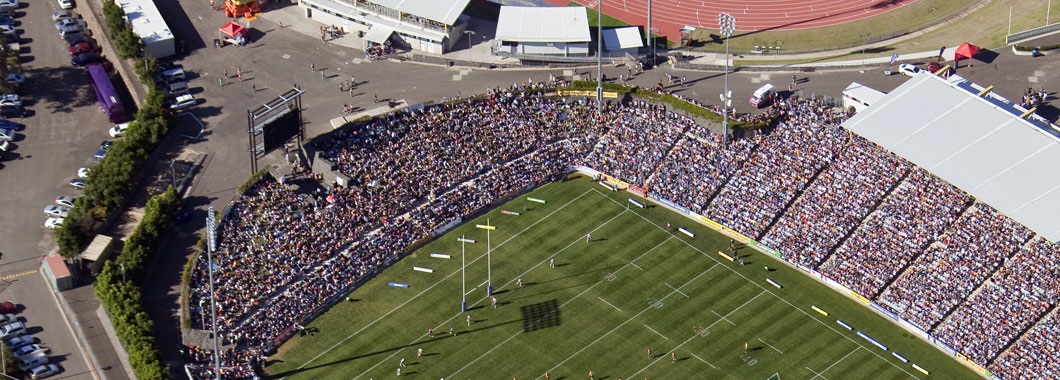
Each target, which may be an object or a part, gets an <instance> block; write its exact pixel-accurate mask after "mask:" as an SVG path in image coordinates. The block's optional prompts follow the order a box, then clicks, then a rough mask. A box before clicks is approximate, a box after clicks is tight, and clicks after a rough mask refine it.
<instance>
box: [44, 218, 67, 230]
mask: <svg viewBox="0 0 1060 380" xmlns="http://www.w3.org/2000/svg"><path fill="white" fill-rule="evenodd" d="M63 220H65V219H63V218H48V219H45V220H44V228H48V229H52V230H54V229H56V228H59V227H62V226H63Z"/></svg>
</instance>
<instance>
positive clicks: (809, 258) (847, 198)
mask: <svg viewBox="0 0 1060 380" xmlns="http://www.w3.org/2000/svg"><path fill="white" fill-rule="evenodd" d="M848 138H849V141H850V142H849V143H848V144H847V147H846V150H845V151H844V152H843V154H842V155H840V156H839V158H838V159H836V161H835V162H834V163H833V164H832V165H831V166H829V167H828V169H826V170H825V171H824V172H823V173H821V175H820V176H818V177H817V180H815V181H813V183H812V184H810V185H809V186H808V187H807V188H806V189H805V190H803V193H802V195H801V196H799V199H798V200H797V201H796V202H795V204H794V205H792V206H791V207H790V208H789V209H788V210H787V212H785V213H784V215H783V216H781V217H780V219H778V220H777V223H776V224H775V225H774V226H773V228H772V229H770V230H769V233H768V234H766V235H765V237H763V238H762V242H763V243H764V244H765V245H766V246H768V247H770V248H773V249H776V250H778V251H780V252H782V253H783V254H784V257H785V258H786V259H788V260H789V261H792V262H795V263H798V264H801V265H803V266H806V267H810V268H816V267H817V265H819V264H820V263H821V260H823V259H824V258H825V256H826V255H827V254H828V253H830V252H831V249H832V247H834V246H835V245H836V244H837V243H839V239H841V238H843V236H845V235H846V234H848V233H849V232H850V231H851V230H853V229H854V228H855V227H857V226H858V224H859V223H861V220H862V219H864V218H865V216H866V215H868V213H869V212H870V211H872V210H873V207H875V206H876V204H877V203H878V202H879V201H880V199H881V198H883V196H884V194H885V192H886V191H887V190H889V189H890V188H891V187H892V186H893V185H894V184H895V183H896V182H897V181H898V180H899V179H901V178H902V176H903V175H905V173H906V171H908V170H909V168H910V164H909V163H908V162H906V161H905V160H903V159H901V158H899V157H897V156H895V155H894V154H891V153H889V152H887V151H885V150H883V149H881V148H880V147H879V146H877V145H875V144H873V143H872V142H870V141H868V140H865V139H864V138H862V137H860V136H857V135H854V134H852V133H850V134H849V135H848Z"/></svg>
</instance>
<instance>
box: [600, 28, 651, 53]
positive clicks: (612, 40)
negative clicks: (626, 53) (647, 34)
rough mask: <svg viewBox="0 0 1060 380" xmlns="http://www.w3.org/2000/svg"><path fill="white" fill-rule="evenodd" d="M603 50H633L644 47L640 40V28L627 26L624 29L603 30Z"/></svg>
mask: <svg viewBox="0 0 1060 380" xmlns="http://www.w3.org/2000/svg"><path fill="white" fill-rule="evenodd" d="M603 35H604V48H605V49H607V50H622V49H635V48H639V47H642V46H644V41H641V40H640V28H637V27H635V26H627V27H624V28H614V29H604V30H603Z"/></svg>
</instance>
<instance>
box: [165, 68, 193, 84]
mask: <svg viewBox="0 0 1060 380" xmlns="http://www.w3.org/2000/svg"><path fill="white" fill-rule="evenodd" d="M162 80H163V81H165V82H166V83H173V82H183V81H185V80H187V76H185V75H184V68H183V67H175V68H172V69H169V70H166V71H163V72H162Z"/></svg>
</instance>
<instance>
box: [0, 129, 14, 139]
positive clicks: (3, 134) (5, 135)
mask: <svg viewBox="0 0 1060 380" xmlns="http://www.w3.org/2000/svg"><path fill="white" fill-rule="evenodd" d="M14 139H15V131H13V130H10V129H7V128H0V140H4V141H7V140H14Z"/></svg>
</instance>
